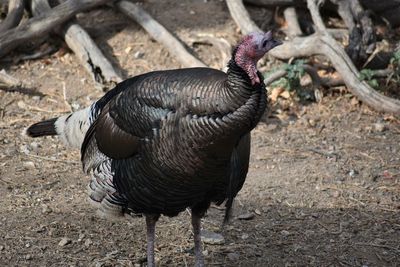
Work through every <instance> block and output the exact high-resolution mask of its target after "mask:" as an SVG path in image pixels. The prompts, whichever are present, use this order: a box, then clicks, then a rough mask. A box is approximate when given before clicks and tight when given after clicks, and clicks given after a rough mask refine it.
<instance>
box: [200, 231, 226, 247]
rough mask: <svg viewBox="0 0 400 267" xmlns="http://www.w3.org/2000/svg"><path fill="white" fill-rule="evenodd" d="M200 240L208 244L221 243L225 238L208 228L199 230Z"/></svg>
mask: <svg viewBox="0 0 400 267" xmlns="http://www.w3.org/2000/svg"><path fill="white" fill-rule="evenodd" d="M201 240H202V241H203V242H204V243H206V244H210V245H222V244H224V243H225V238H224V237H223V236H222V235H221V234H218V233H214V232H211V231H208V230H201Z"/></svg>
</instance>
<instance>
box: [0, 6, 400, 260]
mask: <svg viewBox="0 0 400 267" xmlns="http://www.w3.org/2000/svg"><path fill="white" fill-rule="evenodd" d="M144 7H145V8H146V9H147V10H148V11H149V12H150V13H151V14H152V15H153V16H154V17H155V18H157V19H158V20H159V21H160V22H161V23H163V24H164V25H165V26H166V27H168V28H169V29H170V30H172V31H173V32H175V33H176V34H177V35H178V36H179V37H181V38H182V39H183V40H185V41H188V40H189V39H190V36H191V34H196V33H212V34H215V35H218V36H222V37H225V38H227V39H228V40H229V41H231V42H232V43H234V41H235V40H236V38H237V37H238V34H237V29H236V27H235V26H234V24H233V22H232V21H231V19H230V17H229V14H228V11H227V8H226V6H225V4H224V2H223V1H195V0H192V1H155V0H152V1H146V3H145V4H144ZM253 11H254V12H255V13H257V12H258V11H257V10H253ZM90 14H91V16H90V17H89V19H88V18H86V19H83V20H82V21H83V24H84V25H85V26H86V27H87V28H88V29H89V31H90V33H91V34H92V35H93V36H94V38H95V39H96V42H97V43H98V44H99V45H100V47H101V48H102V49H103V50H104V51H105V52H106V54H107V56H108V57H109V58H112V60H113V63H114V64H115V65H116V66H118V67H119V68H121V69H123V70H124V73H123V75H124V76H125V77H129V76H133V75H136V74H139V73H143V72H147V71H150V70H156V69H170V68H178V67H181V66H180V65H179V63H178V62H177V61H176V60H175V59H174V58H172V57H171V56H170V55H169V53H168V52H167V51H166V50H165V49H164V48H163V47H161V46H160V45H159V44H158V43H156V42H154V41H152V40H151V39H150V38H149V37H148V35H147V34H146V33H145V32H144V31H143V30H142V29H140V28H139V27H138V26H137V25H135V24H134V23H131V22H130V21H129V20H128V19H126V18H124V17H123V16H122V15H118V14H116V13H114V12H113V11H101V10H96V11H93V12H91V13H90ZM258 14H259V15H262V12H258ZM51 38H52V39H51V40H54V43H60V42H56V40H57V37H51ZM55 45H56V46H57V44H55ZM137 51H140V52H141V53H142V54H143V56H142V57H141V58H135V56H134V54H135V53H136V52H137ZM195 51H196V53H197V54H198V56H199V57H200V58H201V59H202V60H204V61H205V62H206V63H208V64H210V65H211V66H213V67H219V65H218V64H219V61H218V59H219V53H218V51H217V50H214V49H213V48H212V47H210V46H205V45H200V46H197V47H195ZM1 64H2V68H5V69H6V71H7V72H8V73H9V74H11V75H13V76H14V77H16V78H19V79H21V80H23V82H24V84H26V85H27V87H28V88H27V89H24V90H18V91H14V92H7V91H0V132H1V134H0V195H1V197H0V215H1V216H0V266H96V267H98V266H140V265H145V257H146V251H145V244H146V240H145V224H144V220H143V218H140V217H135V218H132V217H130V218H126V219H121V220H118V221H110V220H106V219H102V218H99V217H98V216H97V215H96V213H95V208H93V207H91V206H90V205H89V202H88V201H87V195H86V186H87V183H88V177H87V176H86V175H84V174H83V173H82V170H81V165H80V162H79V158H80V156H79V151H75V150H71V149H68V148H65V147H64V146H63V145H62V144H61V143H60V141H59V140H58V139H57V138H53V137H46V138H42V139H29V138H28V137H26V136H24V135H23V134H22V131H23V129H24V128H25V127H26V126H28V125H30V124H31V123H33V122H36V121H39V120H42V119H45V118H51V117H56V116H59V115H61V114H63V113H65V112H68V111H69V110H70V109H71V107H72V108H79V107H85V106H87V105H88V104H89V103H90V102H91V101H92V100H94V99H96V98H98V97H100V96H101V95H102V94H103V93H102V92H101V91H100V90H98V89H95V88H94V84H93V82H92V81H91V79H90V76H89V75H88V74H87V73H86V72H85V70H84V69H83V68H82V67H81V66H80V65H79V64H78V63H77V60H76V58H75V57H74V55H73V54H70V53H68V52H67V53H63V49H59V50H58V52H56V53H54V54H51V55H49V56H47V57H45V58H42V59H39V60H32V61H21V62H19V63H17V64H14V63H7V64H5V63H1ZM63 88H65V90H63ZM64 92H65V94H64ZM64 96H65V97H64ZM271 109H272V111H271V112H270V113H269V114H270V116H269V117H268V118H267V119H266V122H262V123H260V124H259V126H258V127H257V128H256V129H255V130H254V131H253V136H252V137H253V142H252V156H251V164H250V171H249V174H248V178H247V181H246V183H245V186H244V188H243V189H242V191H241V192H240V194H239V196H238V198H237V201H236V204H235V207H234V216H233V219H232V221H231V222H230V224H229V225H228V226H226V227H225V229H223V230H221V229H220V227H221V222H222V218H223V210H220V209H218V208H215V207H212V208H211V209H210V210H209V213H208V214H207V216H206V217H205V218H204V220H203V221H204V224H203V227H204V228H205V229H207V230H210V231H213V232H220V233H222V234H223V236H224V238H225V244H223V245H210V244H205V247H204V249H205V254H206V257H205V258H206V263H207V266H400V154H399V151H400V122H399V120H398V119H396V118H394V117H392V116H389V115H385V114H379V113H376V112H373V111H371V110H370V109H368V108H367V107H365V106H363V105H360V104H358V103H357V101H355V100H354V99H353V98H352V97H349V96H348V95H347V94H344V93H337V92H336V93H329V94H328V96H326V97H325V98H324V99H323V101H322V103H319V104H316V103H311V104H308V105H300V104H292V105H291V106H289V108H286V109H284V111H280V110H279V109H278V107H277V106H273V107H271ZM247 213H250V214H249V215H246V216H247V217H248V220H241V219H238V216H239V215H243V214H247ZM246 216H245V217H246ZM60 242H61V243H60ZM63 242H64V243H63ZM192 247H193V242H192V232H191V227H190V220H189V215H188V214H187V213H182V214H181V215H179V216H178V217H175V218H166V217H162V218H161V219H160V221H159V223H158V224H157V244H156V255H157V260H158V264H159V266H186V265H187V266H193V263H194V256H193V253H192Z"/></svg>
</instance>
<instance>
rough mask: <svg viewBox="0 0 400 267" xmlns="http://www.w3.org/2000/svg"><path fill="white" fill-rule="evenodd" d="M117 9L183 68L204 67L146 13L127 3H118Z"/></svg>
mask: <svg viewBox="0 0 400 267" xmlns="http://www.w3.org/2000/svg"><path fill="white" fill-rule="evenodd" d="M115 5H116V6H117V8H118V9H119V10H120V11H121V12H122V13H124V14H125V15H127V16H128V17H129V18H131V19H133V20H134V21H136V22H137V23H138V24H139V25H140V26H142V27H143V28H144V29H145V30H146V31H147V33H148V34H150V36H151V37H152V38H154V40H156V41H157V42H159V43H161V44H162V45H164V46H165V47H166V48H167V49H168V51H169V52H170V53H171V54H173V55H174V56H175V57H176V58H177V59H178V60H179V62H181V63H182V64H183V65H184V66H185V67H206V65H205V64H204V63H203V62H201V61H200V60H199V59H197V58H196V57H194V56H193V55H192V54H191V53H189V52H188V51H187V49H186V48H185V46H184V45H183V44H182V43H181V42H180V41H179V40H178V39H177V38H175V37H174V36H173V35H172V34H171V33H170V32H169V31H168V30H167V29H166V28H165V27H164V26H162V25H161V24H160V23H158V22H157V21H156V20H154V19H153V18H152V17H151V16H150V15H149V14H148V13H147V12H146V11H144V10H143V9H142V8H141V7H139V6H138V5H136V4H134V3H132V2H129V1H124V0H123V1H118V2H117V3H116V4H115Z"/></svg>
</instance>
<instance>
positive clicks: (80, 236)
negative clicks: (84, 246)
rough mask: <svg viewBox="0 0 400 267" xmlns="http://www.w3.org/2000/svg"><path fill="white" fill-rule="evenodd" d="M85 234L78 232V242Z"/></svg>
mask: <svg viewBox="0 0 400 267" xmlns="http://www.w3.org/2000/svg"><path fill="white" fill-rule="evenodd" d="M85 236H86V235H85V234H84V233H80V234H79V236H78V242H81V241H82V240H83V239H84V238H85Z"/></svg>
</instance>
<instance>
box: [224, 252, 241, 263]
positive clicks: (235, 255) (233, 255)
mask: <svg viewBox="0 0 400 267" xmlns="http://www.w3.org/2000/svg"><path fill="white" fill-rule="evenodd" d="M226 256H227V257H228V259H229V260H230V261H238V260H239V258H240V256H239V254H238V253H234V252H231V253H228V255H226Z"/></svg>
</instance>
